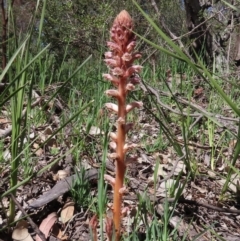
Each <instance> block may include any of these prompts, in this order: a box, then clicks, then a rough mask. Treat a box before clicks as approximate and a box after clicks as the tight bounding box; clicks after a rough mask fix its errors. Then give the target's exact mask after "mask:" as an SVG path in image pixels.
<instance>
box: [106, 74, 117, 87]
mask: <svg viewBox="0 0 240 241" xmlns="http://www.w3.org/2000/svg"><path fill="white" fill-rule="evenodd" d="M102 76H103V78H104V79H106V80H109V81H111V82H112V83H113V84H114V85H116V86H118V84H119V79H118V78H117V77H116V76H114V75H111V74H103V75H102Z"/></svg>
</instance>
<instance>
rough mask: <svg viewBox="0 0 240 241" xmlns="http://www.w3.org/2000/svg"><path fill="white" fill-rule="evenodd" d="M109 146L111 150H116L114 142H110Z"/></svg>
mask: <svg viewBox="0 0 240 241" xmlns="http://www.w3.org/2000/svg"><path fill="white" fill-rule="evenodd" d="M109 146H110V147H111V148H112V149H113V150H116V148H117V144H116V142H114V141H111V142H110V143H109Z"/></svg>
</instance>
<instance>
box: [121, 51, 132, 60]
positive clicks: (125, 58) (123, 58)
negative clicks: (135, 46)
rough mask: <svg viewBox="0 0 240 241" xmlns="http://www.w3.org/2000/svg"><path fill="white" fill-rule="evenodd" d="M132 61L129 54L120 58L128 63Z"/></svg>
mask: <svg viewBox="0 0 240 241" xmlns="http://www.w3.org/2000/svg"><path fill="white" fill-rule="evenodd" d="M131 59H132V55H131V54H129V53H125V54H124V55H123V56H122V60H124V61H130V60H131Z"/></svg>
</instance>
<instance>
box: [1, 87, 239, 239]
mask: <svg viewBox="0 0 240 241" xmlns="http://www.w3.org/2000/svg"><path fill="white" fill-rule="evenodd" d="M202 91H203V90H199V91H198V92H199V93H201V96H202ZM198 92H196V93H195V95H196V96H198ZM55 119H58V118H57V117H56V118H55ZM0 120H8V118H7V116H6V113H5V116H4V115H3V116H2V117H0ZM136 122H137V123H136V125H137V128H138V129H137V131H135V132H134V131H133V133H131V134H130V136H129V138H131V140H132V142H134V143H141V144H140V148H138V152H139V153H138V154H139V155H138V156H139V157H138V159H137V162H135V163H131V164H129V166H128V172H127V179H128V180H129V181H128V183H127V193H126V194H125V195H124V205H125V206H127V207H128V208H129V211H128V214H127V216H126V217H125V218H124V220H123V224H124V226H123V230H124V232H125V234H126V235H127V234H128V233H131V232H132V230H133V226H132V225H133V223H134V217H135V216H134V215H136V213H137V210H138V202H139V195H140V196H142V197H146V199H147V198H149V199H150V201H151V202H152V204H153V205H154V206H155V211H156V212H157V213H158V214H159V215H160V216H162V215H163V213H164V202H165V201H166V200H168V202H169V203H170V205H171V203H172V202H174V197H175V195H176V192H177V191H179V190H181V197H180V199H179V201H178V204H177V206H176V207H175V209H174V210H173V215H172V216H171V218H170V220H169V224H170V226H171V227H172V229H176V230H177V232H178V235H179V240H180V239H181V237H184V236H185V235H186V234H187V239H186V240H192V239H194V238H196V237H198V235H199V240H211V239H212V238H214V237H215V236H214V235H213V234H212V233H213V232H216V233H217V234H218V235H220V236H221V237H222V238H224V239H225V240H229V241H231V240H238V239H240V236H239V233H240V229H239V227H240V213H239V212H238V211H239V202H238V201H237V197H238V200H239V178H238V175H237V174H233V175H232V177H231V183H230V185H229V190H230V191H228V192H227V194H228V198H227V199H226V200H222V201H221V196H220V195H221V189H222V187H223V184H224V181H225V179H224V178H221V175H222V176H224V175H225V174H226V170H227V168H228V165H227V164H226V162H224V160H223V159H222V160H221V159H220V158H218V161H217V162H216V168H215V169H214V170H211V169H210V163H211V155H212V154H211V148H208V147H207V146H201V145H200V144H198V143H196V141H195V142H192V143H190V147H191V148H190V149H191V150H192V156H193V157H194V158H196V159H197V160H198V161H197V163H198V173H197V174H196V177H195V179H194V180H193V181H192V182H188V185H186V186H185V187H184V188H183V189H182V187H183V184H184V182H185V181H186V180H187V179H186V178H187V175H188V172H187V168H186V165H185V164H184V161H183V160H180V161H178V157H177V156H176V154H175V153H174V151H173V149H172V148H171V147H168V148H166V149H161V148H158V147H157V146H156V147H155V148H152V147H153V146H154V144H155V142H156V138H157V137H158V135H159V126H158V123H157V122H156V121H155V120H154V119H152V120H150V119H149V114H148V113H147V112H146V111H144V110H142V111H139V113H138V121H136ZM225 124H227V123H225ZM9 127H11V123H10V122H4V125H2V126H1V128H2V133H4V132H5V130H7V129H8V128H9ZM56 127H57V125H56V123H54V122H52V123H48V124H47V125H45V126H38V127H35V128H32V130H33V131H32V132H31V133H30V135H29V139H31V140H34V142H33V144H32V146H31V151H32V155H33V157H34V156H35V157H37V158H38V161H37V162H36V167H35V168H36V169H38V170H40V169H41V168H42V167H44V166H46V165H47V164H49V163H51V162H52V161H53V160H54V159H56V158H58V157H60V156H61V155H62V153H65V152H67V150H69V146H70V145H71V140H70V139H69V138H68V140H67V139H66V140H65V141H64V142H63V143H61V144H60V143H59V140H58V136H57V135H56V136H54V137H52V138H50V139H49V140H48V142H47V143H45V146H44V147H42V145H41V144H42V143H43V142H44V141H46V140H47V138H48V137H49V136H51V135H52V133H53V132H54V131H55V128H56ZM232 129H233V130H235V129H234V128H232ZM173 131H175V134H176V137H177V138H179V140H180V142H179V143H180V144H181V145H182V142H181V140H182V137H181V136H179V133H180V132H179V129H178V127H177V126H173ZM65 132H66V133H67V135H68V136H70V135H71V134H72V133H73V128H72V126H71V125H68V126H66V128H65ZM103 134H104V133H103V132H102V131H101V129H100V127H97V126H93V127H91V128H90V131H89V132H88V133H87V132H86V129H85V130H84V129H83V130H82V131H81V134H80V135H81V136H82V137H83V138H84V139H85V141H86V142H90V143H92V144H94V146H95V147H96V150H97V152H98V153H99V156H98V158H96V157H93V156H92V155H91V153H88V152H87V148H86V151H85V153H82V154H81V156H80V157H79V158H80V159H83V160H85V162H86V164H85V165H87V167H88V169H89V172H88V173H87V175H86V178H89V183H90V184H91V189H92V190H91V193H92V195H94V196H96V195H97V190H96V180H97V176H98V168H99V166H100V164H101V157H102V154H101V153H102V144H101V138H102V135H103ZM36 137H37V139H36ZM143 139H144V141H143ZM8 141H9V138H8V137H7V136H6V137H5V143H6V144H5V146H4V153H5V154H4V155H3V157H4V159H5V162H6V161H8V160H9V158H11V157H10V156H9V154H10V152H9V148H8V145H7V144H8ZM215 141H216V142H217V141H218V139H216V140H215ZM142 143H144V144H142ZM233 146H234V141H232V142H230V144H229V147H228V148H227V149H226V150H224V151H222V153H223V155H225V156H226V157H229V156H231V155H232V149H233ZM52 148H57V149H58V152H57V153H53V152H54V149H52ZM217 151H218V152H219V153H220V150H217ZM133 154H134V153H133ZM157 160H158V161H159V165H158V170H155V169H156V167H157V165H156V162H157ZM73 166H74V159H73V158H72V157H71V155H67V156H66V157H65V158H61V159H60V161H59V162H58V163H57V164H56V165H55V166H53V167H52V168H51V169H50V170H48V171H47V172H44V173H43V174H42V175H41V176H39V177H36V178H33V180H32V181H31V182H29V183H27V184H26V185H25V186H24V188H19V189H18V190H17V197H18V198H19V200H21V201H20V204H21V205H22V206H23V207H24V209H25V211H26V212H27V213H28V214H31V216H32V219H33V221H34V222H35V223H36V224H38V225H39V228H40V230H41V231H42V232H43V233H44V235H45V237H49V238H50V239H49V240H51V239H52V238H53V237H55V238H57V239H59V240H89V238H90V233H89V220H90V217H91V216H93V215H94V213H93V212H92V211H91V210H90V209H85V210H82V208H80V209H79V207H76V204H75V203H74V202H72V201H70V202H69V198H70V200H71V195H70V193H69V190H70V188H71V186H72V183H73V182H72V180H73V179H72V178H73V174H74V173H73V171H72V167H73ZM239 167H240V163H239V160H238V161H237V163H236V168H239ZM1 168H2V167H1ZM111 171H112V166H111V163H110V162H107V172H111ZM172 171H173V173H171V172H172ZM154 173H157V176H156V177H155V176H154ZM169 174H171V175H170V176H169ZM8 175H9V170H8V169H7V168H5V169H4V170H3V171H2V172H1V177H2V180H1V181H0V190H1V192H3V191H4V190H7V189H8V185H7V184H6V181H5V180H7V176H8ZM65 178H66V179H65ZM165 178H167V180H166V181H162V180H164V179H165ZM178 178H179V179H178ZM155 179H156V185H155V184H154V180H155ZM173 186H175V192H172V191H171V189H172V187H173ZM108 198H109V205H111V201H112V200H111V198H112V193H111V192H109V193H108ZM31 204H32V206H31ZM34 204H35V205H34ZM202 204H204V205H202ZM205 204H207V205H205ZM2 205H4V207H2ZM0 207H1V209H0V216H1V222H0V226H1V227H4V226H5V225H6V216H5V214H4V212H3V210H4V209H5V210H7V209H8V208H9V199H8V198H7V197H4V198H3V199H2V202H1V204H0ZM215 207H216V208H218V209H214V208H215ZM59 210H60V211H59ZM229 210H231V211H232V213H231V212H230V211H229ZM228 211H229V212H228ZM152 215H153V214H151V213H150V212H148V213H147V217H148V220H149V223H151V220H152ZM18 223H19V224H17V225H16V227H15V228H14V229H13V232H12V235H13V239H14V240H24V241H28V240H29V241H30V240H33V237H35V236H36V233H34V232H32V231H31V232H29V224H28V223H27V222H26V221H24V222H23V223H21V221H20V222H18ZM139 225H140V226H139V227H140V228H141V229H139V232H141V233H144V232H145V230H146V229H145V228H146V227H145V225H146V224H145V223H144V222H141V223H139ZM3 234H5V235H6V233H3ZM19 238H21V239H19ZM36 240H40V239H39V237H36Z"/></svg>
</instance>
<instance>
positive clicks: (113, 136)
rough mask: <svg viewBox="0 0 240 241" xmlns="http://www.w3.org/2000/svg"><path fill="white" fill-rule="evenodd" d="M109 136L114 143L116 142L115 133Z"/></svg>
mask: <svg viewBox="0 0 240 241" xmlns="http://www.w3.org/2000/svg"><path fill="white" fill-rule="evenodd" d="M109 136H110V138H111V139H112V140H113V141H114V142H117V135H116V133H114V132H110V134H109Z"/></svg>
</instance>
